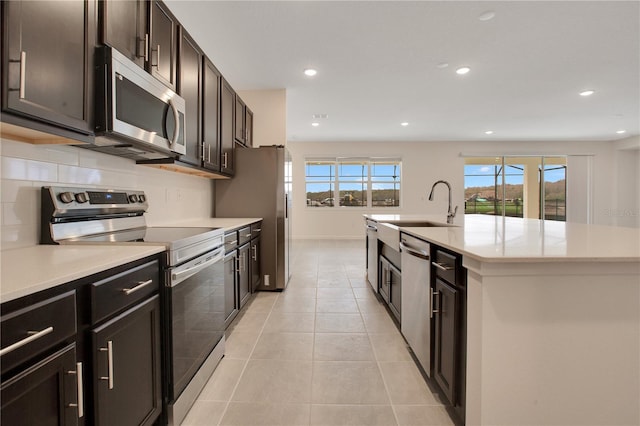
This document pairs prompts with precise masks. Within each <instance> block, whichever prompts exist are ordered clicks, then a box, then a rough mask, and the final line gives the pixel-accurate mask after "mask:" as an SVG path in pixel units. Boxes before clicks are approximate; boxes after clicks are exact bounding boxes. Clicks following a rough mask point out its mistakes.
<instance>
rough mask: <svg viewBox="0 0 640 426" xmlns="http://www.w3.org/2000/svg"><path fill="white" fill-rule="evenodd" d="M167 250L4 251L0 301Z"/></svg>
mask: <svg viewBox="0 0 640 426" xmlns="http://www.w3.org/2000/svg"><path fill="white" fill-rule="evenodd" d="M260 220H262V219H260V218H203V219H190V220H186V221H181V222H175V221H173V222H169V223H162V224H160V223H155V224H149V226H184V227H211V228H224V230H225V231H229V230H232V229H236V228H241V227H243V226H247V225H249V224H251V223H254V222H257V221H260ZM165 250H166V247H165V246H164V245H153V244H141V245H138V244H127V243H122V244H116V243H114V244H113V245H111V244H110V245H104V244H98V245H89V244H83V245H36V246H30V247H25V248H18V249H9V250H2V251H0V258H1V265H2V270H1V271H0V276H1V281H0V302H7V301H9V300H13V299H17V298H19V297H22V296H26V295H28V294H32V293H36V292H38V291H41V290H46V289H48V288H52V287H55V286H57V285H61V284H65V283H68V282H70V281H73V280H76V279H79V278H83V277H86V276H89V275H92V274H95V273H97V272H101V271H105V270H107V269H110V268H113V267H116V266H119V265H123V264H125V263H128V262H132V261H134V260H138V259H142V258H144V257H146V256H150V255H152V254H156V253H160V252H163V251H165Z"/></svg>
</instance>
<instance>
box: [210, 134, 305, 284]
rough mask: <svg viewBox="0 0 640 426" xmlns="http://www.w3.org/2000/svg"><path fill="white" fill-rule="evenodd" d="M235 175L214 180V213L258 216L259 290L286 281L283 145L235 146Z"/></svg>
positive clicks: (287, 170) (287, 180)
mask: <svg viewBox="0 0 640 426" xmlns="http://www.w3.org/2000/svg"><path fill="white" fill-rule="evenodd" d="M235 161H236V162H235V175H234V177H233V178H231V179H229V180H218V181H216V184H215V206H214V212H215V216H216V217H247V218H253V217H261V218H262V232H261V238H262V241H261V245H260V255H261V256H260V257H261V259H262V261H261V262H260V266H261V269H262V282H261V283H260V286H259V287H258V289H260V290H283V289H284V288H285V287H286V286H287V283H288V282H289V276H290V273H289V247H290V242H291V229H290V227H291V220H290V218H291V183H292V182H291V170H292V169H291V156H290V155H289V151H287V149H286V148H285V147H284V146H261V147H258V148H237V149H236V158H235Z"/></svg>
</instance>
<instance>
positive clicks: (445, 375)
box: [433, 278, 459, 403]
mask: <svg viewBox="0 0 640 426" xmlns="http://www.w3.org/2000/svg"><path fill="white" fill-rule="evenodd" d="M435 291H436V294H437V300H438V303H437V305H436V310H437V313H436V316H435V327H436V333H435V354H434V355H435V357H434V361H435V362H434V371H433V375H434V377H435V379H436V382H438V384H439V385H440V388H441V389H442V391H443V392H444V393H445V395H446V396H447V398H448V399H449V401H450V402H452V403H453V402H455V400H456V397H457V395H456V379H457V374H456V373H457V364H458V354H459V348H458V320H457V317H458V304H459V303H458V290H456V289H455V288H454V287H451V286H450V285H448V284H447V283H445V282H444V281H442V280H440V279H438V278H436V285H435Z"/></svg>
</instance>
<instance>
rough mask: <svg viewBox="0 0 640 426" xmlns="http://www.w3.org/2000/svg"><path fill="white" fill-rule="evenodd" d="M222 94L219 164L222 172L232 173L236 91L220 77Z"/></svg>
mask: <svg viewBox="0 0 640 426" xmlns="http://www.w3.org/2000/svg"><path fill="white" fill-rule="evenodd" d="M221 90H222V95H221V101H220V102H221V103H220V126H221V129H220V139H221V140H220V147H221V157H220V158H221V165H220V171H221V172H222V173H225V174H228V175H233V173H234V160H235V159H234V154H235V151H234V150H235V143H234V136H233V133H234V127H235V124H236V123H235V106H236V92H235V91H234V90H233V87H231V85H230V84H229V83H228V82H227V80H225V78H224V77H223V78H222V88H221Z"/></svg>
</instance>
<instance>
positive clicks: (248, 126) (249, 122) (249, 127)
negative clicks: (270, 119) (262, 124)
mask: <svg viewBox="0 0 640 426" xmlns="http://www.w3.org/2000/svg"><path fill="white" fill-rule="evenodd" d="M244 111H245V114H244V132H245V134H246V139H245V144H246V145H247V147H249V148H251V147H253V112H252V111H251V110H250V109H249V108H247V107H246V106H245V109H244Z"/></svg>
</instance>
